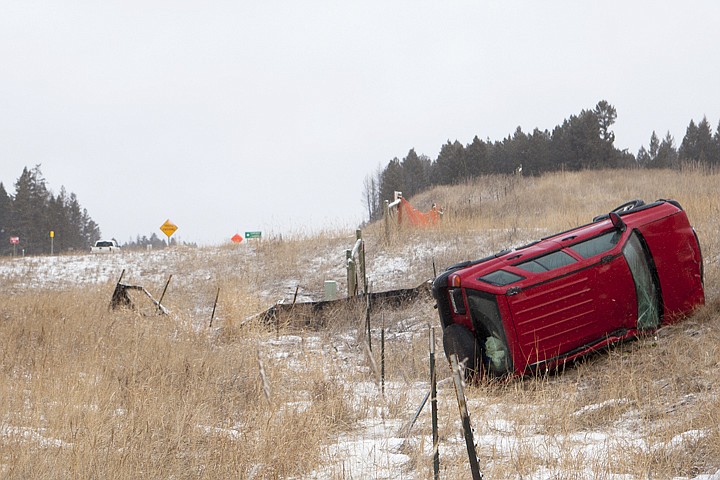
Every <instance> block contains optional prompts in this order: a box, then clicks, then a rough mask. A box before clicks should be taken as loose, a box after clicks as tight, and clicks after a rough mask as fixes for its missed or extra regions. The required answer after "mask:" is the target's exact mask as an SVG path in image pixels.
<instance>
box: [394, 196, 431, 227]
mask: <svg viewBox="0 0 720 480" xmlns="http://www.w3.org/2000/svg"><path fill="white" fill-rule="evenodd" d="M440 213H441V212H440V210H438V208H437V207H436V206H435V205H433V207H432V208H431V209H430V211H428V212H425V213H423V212H421V211H420V210H418V209H416V208H415V207H413V206H412V205H411V204H410V202H408V201H407V200H405V198H403V197H401V198H400V204H399V205H398V223H399V224H403V223H405V224H409V225H416V226H424V225H434V224H436V223H437V222H438V220H440Z"/></svg>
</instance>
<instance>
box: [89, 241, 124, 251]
mask: <svg viewBox="0 0 720 480" xmlns="http://www.w3.org/2000/svg"><path fill="white" fill-rule="evenodd" d="M90 251H91V252H92V253H115V252H119V251H120V247H119V246H118V244H117V242H116V241H115V240H98V241H97V242H95V245H93V246H92V247H91V248H90Z"/></svg>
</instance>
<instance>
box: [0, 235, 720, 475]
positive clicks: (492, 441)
mask: <svg viewBox="0 0 720 480" xmlns="http://www.w3.org/2000/svg"><path fill="white" fill-rule="evenodd" d="M483 249H484V247H483V245H478V252H479V253H478V255H477V257H478V258H479V257H480V256H482V255H487V254H488V253H491V252H487V251H483ZM444 253H445V252H444V250H443V248H442V247H438V246H437V244H435V243H432V242H426V243H419V244H416V245H414V246H412V247H406V248H404V249H401V250H400V251H399V252H397V253H393V254H387V253H378V254H376V255H374V256H373V257H372V259H371V261H370V262H371V263H370V264H371V269H370V270H369V271H370V277H371V281H372V282H373V283H374V288H375V290H376V291H379V290H382V289H384V288H388V287H394V288H398V287H402V288H405V287H411V286H416V285H408V284H405V285H397V282H398V279H403V280H405V281H408V280H407V279H408V278H414V279H415V281H417V280H420V281H424V280H426V279H427V278H429V277H427V278H426V276H427V275H426V274H427V272H428V266H429V265H431V264H432V259H433V258H435V257H436V256H441V255H443V254H444ZM247 255H252V250H251V249H247V248H246V249H244V250H243V249H240V250H230V249H218V250H216V251H214V250H204V249H183V248H177V249H166V250H160V251H146V252H122V253H120V254H110V255H90V254H85V255H62V256H55V257H25V258H2V259H0V284H2V285H3V287H4V293H3V294H7V292H8V291H9V292H10V293H12V292H17V291H23V290H32V289H65V288H72V287H76V286H89V285H101V284H107V283H110V282H115V281H117V279H118V277H119V274H120V272H122V271H123V270H124V269H125V270H126V271H127V272H128V274H129V275H130V276H131V277H132V278H133V279H141V281H142V282H145V283H152V284H154V285H162V284H163V283H164V282H165V280H166V278H167V275H168V274H169V273H173V271H181V272H182V274H181V275H179V276H180V279H179V280H178V281H179V282H183V283H184V282H188V283H190V282H192V281H194V280H201V281H207V280H208V279H209V278H211V277H213V276H218V275H222V272H218V271H217V270H216V269H213V267H211V266H209V265H210V263H209V262H203V261H202V259H203V258H204V257H208V258H209V257H213V259H214V261H213V262H212V265H215V266H217V265H230V266H228V267H226V268H232V265H233V264H234V262H235V261H237V260H238V259H239V258H241V257H242V256H247ZM333 255H334V254H333ZM223 256H227V257H228V258H222V257H223ZM217 257H221V258H217ZM198 258H200V259H201V261H200V262H198V261H197V259H198ZM341 262H342V260H341V261H340V262H336V259H335V258H334V257H333V258H320V259H317V260H316V263H317V265H328V264H334V263H340V265H342V263H341ZM188 263H190V264H192V265H193V266H194V267H193V268H192V269H191V270H190V271H183V268H182V267H181V266H182V265H184V264H188ZM205 264H207V265H208V266H207V267H206V266H205ZM445 266H446V265H443V266H440V268H444V267H445ZM214 268H217V267H214ZM333 272H334V275H340V274H341V273H342V272H343V270H342V267H338V268H335V270H333ZM413 276H414V277H413ZM142 282H141V283H142ZM298 283H299V281H298V280H295V279H292V278H288V279H286V280H285V281H282V282H279V285H278V287H277V289H278V290H277V291H270V292H267V293H268V295H270V296H272V295H282V296H284V297H285V298H287V297H288V296H292V295H293V293H294V292H293V290H295V288H294V285H298ZM305 299H310V296H309V295H303V296H301V297H300V301H303V300H305ZM314 299H317V298H314ZM388 335H389V337H388V338H393V337H392V336H393V335H394V336H395V338H396V339H397V340H398V341H400V340H401V339H403V338H404V339H406V340H407V338H412V337H413V336H416V337H417V336H424V337H425V338H427V321H426V320H420V319H412V318H411V319H408V321H406V322H403V324H402V325H399V326H396V327H395V328H394V330H393V329H389V331H388ZM357 338H358V334H357V332H345V333H343V334H339V336H338V338H336V339H335V340H333V341H332V345H328V344H327V342H321V341H320V339H319V338H318V337H315V336H313V335H312V334H308V335H307V336H299V335H287V336H283V337H279V338H277V339H275V340H272V341H269V342H267V343H266V344H265V345H263V346H262V351H263V355H265V356H267V357H268V358H273V359H274V360H276V361H277V360H280V361H285V362H287V365H288V367H289V368H294V369H298V370H299V369H302V368H303V367H302V363H301V362H299V361H297V358H299V356H300V355H304V354H306V353H307V352H313V353H316V354H318V355H322V356H325V357H326V358H327V357H332V358H331V361H332V364H333V365H336V366H337V365H340V368H347V369H355V370H357V368H358V365H360V364H363V362H362V361H361V360H360V359H359V357H360V356H362V355H364V353H363V350H362V347H361V346H360V345H359V341H358V340H357ZM428 389H429V385H427V384H424V383H422V382H416V383H410V384H408V383H397V382H395V383H393V382H389V383H387V384H386V385H385V397H383V395H382V394H381V391H380V386H379V385H378V384H377V383H375V382H367V383H361V384H353V385H352V388H351V389H349V391H350V392H351V394H352V395H353V396H354V401H355V402H358V403H359V404H361V403H362V404H368V403H374V404H376V405H377V408H374V409H371V410H370V414H369V416H368V417H367V418H365V419H364V420H362V421H361V422H360V424H359V425H357V428H355V429H354V430H352V431H351V432H345V433H342V434H339V435H337V436H336V438H334V439H333V440H332V441H331V442H330V443H329V444H328V445H327V446H326V447H325V449H324V454H325V458H326V464H325V465H324V466H319V467H318V468H317V470H316V471H314V472H312V474H311V475H310V478H316V479H320V478H338V477H341V478H353V479H382V478H388V479H389V478H405V479H414V478H418V479H419V478H426V476H427V470H426V469H425V468H424V467H423V469H421V471H419V472H418V471H416V468H414V467H413V465H411V460H410V457H409V456H408V454H407V453H406V448H407V447H406V445H407V441H408V439H406V438H405V437H403V436H402V435H401V434H400V432H401V431H402V427H403V425H405V424H406V423H407V422H408V421H409V420H410V416H411V415H410V414H408V413H407V412H404V413H401V414H396V415H395V416H392V415H391V414H390V413H389V409H388V408H387V407H386V403H385V402H384V398H391V397H392V395H394V394H396V393H397V392H403V393H404V394H405V395H407V396H408V398H409V399H410V402H411V403H412V404H413V405H418V406H419V405H420V403H421V400H422V399H423V397H424V396H425V394H426V392H427V391H428ZM438 401H439V403H440V408H444V409H453V410H454V409H456V408H457V404H456V403H455V402H456V400H455V397H454V389H453V387H452V384H451V383H447V382H445V384H444V385H443V386H441V387H440V389H439V393H438ZM626 402H628V399H623V398H618V399H614V400H612V401H611V402H609V403H608V402H606V403H603V404H597V405H588V406H586V407H583V408H582V409H580V410H578V411H577V412H575V415H583V414H586V413H588V412H592V411H595V410H600V409H602V408H605V407H608V406H613V405H615V406H617V405H624V404H625V403H626ZM468 406H469V409H470V411H471V412H475V413H471V421H472V423H473V428H474V429H475V442H476V444H477V452H478V455H479V456H480V458H481V464H482V459H483V458H484V459H485V461H486V462H487V461H488V460H487V459H488V458H492V459H493V460H490V461H494V462H504V461H507V459H508V457H509V455H510V453H511V452H513V451H517V449H518V448H520V447H521V446H530V447H531V449H532V450H533V451H536V452H539V454H540V455H542V456H543V458H545V459H546V461H545V462H544V463H545V464H546V465H552V464H553V459H556V458H558V457H559V454H560V452H561V450H563V449H567V448H571V449H572V451H573V452H574V455H575V456H576V457H577V458H578V459H583V460H584V461H586V462H588V463H592V462H593V461H595V462H602V461H603V456H604V455H607V452H608V451H609V450H610V449H611V448H628V447H629V446H637V447H639V448H643V449H647V448H653V446H652V445H647V444H646V440H645V437H644V436H643V435H642V434H641V432H640V429H639V428H633V419H632V418H631V415H632V409H630V414H629V416H628V421H627V422H624V423H623V424H621V425H616V426H615V427H614V428H608V429H607V431H588V432H578V433H574V434H572V435H569V436H567V437H561V436H558V435H546V434H544V433H543V432H542V431H540V429H539V428H534V427H533V426H532V425H529V424H527V423H525V424H522V425H519V424H517V423H515V422H514V421H513V420H512V419H513V418H516V410H517V409H518V408H522V409H524V410H525V412H524V414H525V416H526V417H527V416H530V417H531V416H532V414H533V413H532V412H533V406H532V405H521V406H519V405H507V404H498V403H493V402H492V401H491V400H490V399H486V398H470V399H468ZM285 408H293V409H296V410H297V409H300V410H301V409H302V408H304V407H303V404H302V399H300V400H296V403H295V404H288V405H286V407H285ZM455 411H457V410H455ZM428 423H429V406H426V407H425V410H424V411H423V413H422V415H421V417H420V419H419V420H418V425H421V424H424V425H425V426H427V424H428ZM455 427H456V432H457V434H456V435H454V436H451V437H448V438H447V439H445V441H444V442H443V444H442V445H441V451H442V452H443V453H442V454H441V462H442V455H443V454H447V452H454V453H455V454H457V455H461V454H462V452H464V450H465V445H464V440H463V436H462V432H461V424H460V419H459V418H458V419H457V420H456V426H455ZM197 428H200V429H210V428H212V427H207V426H201V425H198V426H197ZM241 430H242V425H238V426H237V427H236V428H235V427H234V428H230V429H226V431H224V432H223V433H226V434H227V435H229V436H231V437H235V436H237V435H238V434H239V432H240V431H241ZM415 430H416V431H417V430H418V427H416V428H415ZM424 431H427V428H424ZM706 433H707V432H704V431H701V430H689V431H687V432H684V433H682V434H680V435H677V436H676V437H675V438H673V439H671V442H670V443H671V444H672V445H681V444H683V442H687V441H693V440H697V439H701V438H703V436H704V435H706ZM411 435H414V436H412V442H411V443H412V445H413V448H418V445H421V446H422V447H421V448H423V451H424V454H425V455H426V457H427V458H428V459H429V458H430V457H431V454H432V452H431V445H432V440H431V439H430V438H421V437H418V435H417V433H414V434H411ZM10 437H22V438H24V439H26V440H32V441H37V442H40V443H41V444H43V445H47V446H58V447H62V446H63V445H61V444H60V443H61V442H60V441H59V440H56V439H52V438H46V437H45V436H44V435H43V432H41V431H35V430H31V429H28V428H24V427H13V426H6V425H3V427H2V429H1V430H0V439H2V438H10ZM59 442H60V443H59ZM428 464H429V461H428ZM468 475H469V472H468ZM568 476H569V477H572V478H591V477H592V472H590V471H573V472H562V471H561V472H558V471H556V470H554V469H550V468H546V467H542V468H538V469H537V470H536V471H535V472H533V473H532V474H530V475H528V476H527V477H524V478H529V479H538V480H539V479H544V478H555V477H557V478H566V477H568ZM608 478H615V479H625V478H628V477H626V476H623V475H616V476H613V477H608ZM695 478H696V479H697V480H720V471H718V472H717V473H715V474H713V475H701V476H698V477H695Z"/></svg>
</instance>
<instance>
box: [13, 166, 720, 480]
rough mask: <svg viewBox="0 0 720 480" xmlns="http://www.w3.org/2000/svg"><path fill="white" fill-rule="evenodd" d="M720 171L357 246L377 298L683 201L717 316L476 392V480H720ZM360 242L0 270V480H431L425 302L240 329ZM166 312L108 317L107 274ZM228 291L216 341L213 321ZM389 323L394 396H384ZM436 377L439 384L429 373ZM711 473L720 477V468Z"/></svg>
mask: <svg viewBox="0 0 720 480" xmlns="http://www.w3.org/2000/svg"><path fill="white" fill-rule="evenodd" d="M719 177H720V175H718V173H717V172H714V171H708V170H702V169H696V170H693V169H691V170H685V171H682V172H674V171H664V170H661V171H646V170H622V171H610V170H608V171H593V172H574V173H568V172H561V173H556V174H552V175H546V176H542V177H529V178H528V177H520V176H493V177H483V178H480V179H478V180H476V181H474V182H472V183H468V184H463V185H458V186H455V187H442V188H435V189H433V190H430V191H427V192H424V193H422V194H420V195H417V196H416V197H414V198H412V199H410V200H411V202H412V203H413V204H414V205H415V206H417V207H418V208H419V209H421V210H426V209H428V208H429V207H430V205H432V204H433V203H436V204H438V205H441V206H442V207H443V208H444V212H445V213H444V218H443V221H442V222H441V223H440V224H439V225H436V226H433V227H428V228H425V229H413V228H410V227H401V228H400V229H393V230H392V231H391V235H390V237H389V238H388V237H387V236H386V231H385V228H384V225H383V224H382V222H378V223H375V224H371V225H369V226H367V227H366V228H365V229H364V230H363V237H364V238H365V240H366V248H367V256H368V276H369V279H370V281H371V283H372V288H373V290H374V291H381V290H386V289H392V288H409V287H415V286H417V285H420V284H422V283H423V282H425V281H427V280H429V279H431V278H432V277H433V265H435V267H436V268H437V269H444V268H445V267H447V266H448V265H451V264H453V263H456V262H458V261H462V260H467V259H474V258H480V257H483V256H485V255H488V254H490V253H494V252H496V251H499V250H501V249H502V248H505V247H509V246H517V245H520V244H523V243H526V242H527V241H530V240H533V239H536V238H540V237H542V236H544V235H547V234H549V233H553V232H555V231H560V230H564V229H567V228H570V227H573V226H576V225H579V224H583V223H587V222H589V221H590V219H591V218H592V217H594V216H595V215H597V214H599V213H604V212H607V211H609V210H610V209H612V208H614V207H615V206H617V205H619V204H621V203H624V202H625V201H627V200H630V199H633V198H642V199H644V200H646V201H651V200H655V199H657V198H673V199H675V200H678V201H679V202H680V203H681V204H682V205H683V207H684V208H685V209H686V211H687V212H688V216H689V217H690V220H691V222H692V223H693V225H694V226H695V228H696V230H697V232H698V235H699V237H700V241H701V245H702V248H703V253H704V258H705V287H706V296H707V299H708V302H707V303H708V305H707V306H706V307H704V308H703V309H701V311H699V312H698V314H696V315H695V316H694V317H693V318H690V319H687V320H686V321H684V322H681V323H679V324H676V325H673V326H670V327H663V328H661V329H660V330H659V331H658V332H657V335H654V336H652V337H649V338H645V339H641V340H639V341H637V342H632V343H628V344H625V345H622V346H619V347H616V348H613V349H611V350H610V351H609V352H602V353H599V354H597V355H594V356H593V357H591V358H588V359H587V360H586V361H583V362H581V363H579V364H577V365H575V366H574V367H572V368H568V369H567V370H566V371H565V372H563V373H561V374H558V375H550V376H546V377H542V378H526V379H512V380H509V381H507V382H503V383H501V384H498V383H494V384H481V385H472V386H469V387H468V389H467V392H466V393H467V397H468V402H469V408H470V412H471V422H472V426H473V428H474V436H475V442H476V444H477V452H478V456H479V461H480V466H481V470H482V471H483V473H484V474H485V478H524V479H526V478H533V479H544V478H612V479H629V478H698V479H699V478H710V477H708V476H703V475H710V474H715V475H718V474H720V430H719V428H718V425H720V404H719V403H718V392H719V390H718V387H717V385H716V383H717V381H716V379H717V378H718V377H719V376H720V347H718V345H720V333H719V332H720V328H719V327H720V300H719V297H718V274H719V272H718V263H719V259H720V243H719V241H718V232H719V231H720V225H719V223H720V198H719V197H718V195H717V185H718V184H720V178H719ZM354 241H355V232H337V231H336V232H326V233H325V234H323V235H318V236H313V237H304V238H297V237H296V238H287V237H286V238H282V239H281V238H270V239H264V240H263V241H262V242H255V243H250V244H247V243H245V242H244V243H243V244H240V245H234V244H233V245H225V246H222V247H213V248H189V247H176V248H171V249H167V250H163V251H149V252H125V253H122V254H119V255H104V256H90V255H62V256H57V257H27V258H19V259H9V258H8V259H0V284H1V285H2V291H1V292H0V342H2V345H0V351H1V352H2V362H0V391H1V392H3V393H2V395H0V410H1V411H2V412H3V417H2V422H0V438H1V439H2V442H0V472H2V476H3V477H6V478H90V477H96V478H137V477H139V476H145V477H148V478H171V477H172V478H227V477H235V478H337V479H341V478H368V479H369V478H406V479H420V478H430V477H431V476H432V459H431V455H432V440H431V436H430V435H431V430H430V427H431V426H430V415H429V410H428V409H427V408H426V410H425V411H423V413H422V414H421V416H420V417H419V419H418V421H417V423H416V424H415V425H414V426H413V428H412V430H410V431H409V434H404V433H403V431H402V430H403V428H402V427H403V426H404V425H405V424H406V422H408V420H410V419H411V418H412V416H413V414H414V413H415V411H416V409H417V408H418V406H419V405H420V402H421V400H422V398H423V396H424V395H425V393H426V392H427V390H428V388H429V386H428V366H427V365H428V332H429V327H430V326H434V327H436V330H438V331H437V332H436V333H437V337H438V339H437V348H438V352H442V346H441V341H440V340H441V335H440V332H439V322H438V320H437V314H436V312H435V310H434V309H433V302H432V300H431V299H430V298H427V297H421V298H420V299H419V300H417V301H414V302H412V303H410V304H406V305H404V306H403V307H402V308H399V309H396V308H393V309H391V308H386V309H382V310H376V311H374V312H373V315H372V339H371V342H372V351H370V350H369V349H368V348H367V347H366V344H367V337H366V334H365V330H364V325H365V323H364V322H365V312H364V310H363V308H362V306H357V307H352V306H350V307H347V308H337V309H334V310H331V311H327V312H325V314H324V315H323V316H322V317H321V318H320V317H318V318H316V319H313V321H311V322H308V321H307V318H306V317H300V315H295V316H293V314H290V315H288V316H284V317H282V321H281V322H278V323H273V324H264V323H262V322H259V321H257V320H253V319H252V318H253V315H254V314H256V313H258V312H260V311H262V310H264V309H266V308H268V307H269V306H270V305H272V304H274V303H275V302H277V301H279V300H282V301H284V302H286V303H288V302H292V301H293V299H295V301H298V302H304V301H308V300H317V299H320V298H321V296H322V292H323V282H324V281H325V280H336V281H338V284H339V291H340V292H343V291H344V288H345V280H344V278H345V269H344V264H345V250H346V249H349V248H352V245H353V243H354ZM123 270H125V276H124V279H123V281H124V282H126V283H130V284H137V285H142V286H144V287H145V288H147V289H148V290H149V291H150V292H151V293H152V294H153V295H154V296H156V298H157V297H159V296H160V294H161V292H162V290H163V287H164V285H165V282H166V281H167V280H168V278H169V276H170V275H172V278H171V280H170V283H169V286H168V291H167V294H166V296H165V299H164V300H163V304H164V305H166V306H167V307H168V308H169V309H170V314H169V315H165V316H159V315H156V312H155V310H154V308H153V307H152V305H151V304H150V303H149V301H148V300H147V299H146V298H144V297H143V296H142V295H133V300H134V301H135V303H136V304H137V306H138V309H137V310H134V311H133V310H128V311H119V310H110V309H109V308H108V304H109V301H110V297H111V294H112V291H113V288H114V285H115V282H116V281H117V279H118V277H119V276H120V273H121V272H122V271H123ZM218 289H219V301H218V305H217V309H216V312H215V316H214V318H213V324H212V326H210V318H211V315H212V311H213V302H214V299H215V296H216V294H217V292H218ZM383 325H384V338H385V343H386V358H385V372H386V375H385V382H384V393H383V391H382V390H383V388H382V387H383V385H381V383H380V365H381V359H380V348H379V345H380V338H381V329H382V327H383ZM439 365H440V368H441V373H440V378H441V379H442V378H446V377H447V376H449V368H448V367H447V365H446V362H445V361H444V358H440V359H439ZM438 402H439V409H440V445H439V451H440V462H441V476H442V478H448V479H463V478H468V477H469V470H468V467H467V457H466V452H465V446H464V443H463V437H462V432H461V428H460V419H459V416H458V410H457V403H456V400H455V396H454V391H453V389H452V386H451V385H449V384H447V383H443V384H441V387H440V390H439V394H438ZM716 472H718V473H716Z"/></svg>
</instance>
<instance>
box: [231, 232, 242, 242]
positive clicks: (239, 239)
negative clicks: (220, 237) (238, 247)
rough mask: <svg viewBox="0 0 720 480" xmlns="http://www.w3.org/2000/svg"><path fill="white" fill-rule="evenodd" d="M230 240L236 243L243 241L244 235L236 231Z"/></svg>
mask: <svg viewBox="0 0 720 480" xmlns="http://www.w3.org/2000/svg"><path fill="white" fill-rule="evenodd" d="M230 240H232V241H233V242H235V243H240V242H242V241H243V237H242V236H241V235H240V234H239V233H236V234H235V235H233V236H232V238H231V239H230Z"/></svg>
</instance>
